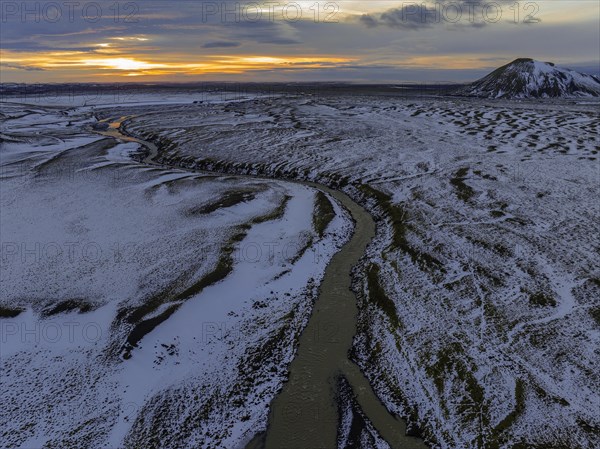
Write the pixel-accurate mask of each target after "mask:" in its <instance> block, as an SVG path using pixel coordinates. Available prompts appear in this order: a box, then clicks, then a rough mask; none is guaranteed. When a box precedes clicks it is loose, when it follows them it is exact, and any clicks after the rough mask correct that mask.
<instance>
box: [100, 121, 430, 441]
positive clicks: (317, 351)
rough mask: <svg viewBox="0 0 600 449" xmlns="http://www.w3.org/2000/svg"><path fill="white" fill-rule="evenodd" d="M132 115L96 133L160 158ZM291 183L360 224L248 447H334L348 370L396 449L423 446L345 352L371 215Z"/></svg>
mask: <svg viewBox="0 0 600 449" xmlns="http://www.w3.org/2000/svg"><path fill="white" fill-rule="evenodd" d="M127 118H130V117H121V118H119V119H118V120H113V121H111V122H110V123H109V128H108V129H107V130H105V131H96V132H98V133H99V134H103V135H106V136H109V137H113V138H116V139H120V140H125V141H129V142H137V143H139V144H141V145H143V146H145V147H146V148H147V149H148V150H149V154H148V155H147V156H146V157H145V159H144V160H143V162H144V163H146V164H155V162H154V159H155V158H156V156H157V155H158V151H159V149H158V147H157V146H156V145H155V144H153V143H152V142H148V141H144V140H140V139H137V138H135V137H132V136H129V135H126V134H124V133H123V132H122V131H121V123H122V122H123V121H124V120H125V119H127ZM176 168H179V167H176ZM236 176H241V175H236ZM244 176H250V175H244ZM252 177H254V178H256V177H255V176H252ZM262 179H268V178H262ZM286 182H297V183H300V184H303V185H306V186H309V187H312V188H314V189H318V190H321V191H323V192H326V193H328V194H329V195H331V196H332V197H334V198H335V199H336V200H337V201H339V202H340V203H341V204H343V205H344V207H346V209H347V210H348V211H349V212H350V214H351V215H352V218H353V219H354V222H355V228H354V233H353V235H352V237H351V239H350V240H349V241H348V242H347V243H346V244H345V245H344V246H343V247H342V249H341V250H340V251H339V252H338V253H337V254H335V256H334V257H333V258H332V260H331V262H330V264H329V265H328V266H327V269H326V271H325V277H324V279H323V282H322V284H321V288H320V294H319V298H318V299H317V301H316V303H315V307H314V310H313V312H312V315H311V317H310V319H309V322H308V324H307V326H306V328H305V330H304V331H303V333H302V335H301V336H300V341H299V346H298V351H297V354H296V357H295V358H294V360H293V361H292V363H291V365H290V367H289V380H288V381H287V382H286V383H285V384H284V387H283V389H282V391H281V392H280V393H279V394H278V395H277V396H276V397H275V399H274V400H273V402H272V403H271V412H270V416H269V424H268V428H267V431H266V432H265V433H264V434H259V435H256V436H255V437H254V438H253V439H252V440H251V441H249V442H247V444H246V448H247V449H258V448H266V449H285V448H290V449H291V448H298V449H309V448H310V449H318V448H323V449H333V448H336V447H337V434H338V424H339V417H338V414H339V413H338V407H337V401H336V390H337V380H338V379H339V377H340V376H344V377H345V378H346V380H347V381H348V383H349V384H350V386H351V387H352V392H353V393H354V395H355V397H356V400H357V402H358V404H359V405H360V408H361V409H362V411H363V412H364V414H365V415H366V417H367V418H368V419H369V421H370V422H371V423H372V424H373V426H374V427H375V429H376V430H377V431H378V432H379V434H380V436H381V437H382V438H383V439H384V440H385V441H386V442H387V443H388V444H389V445H390V446H391V447H392V448H403V449H426V448H427V446H426V445H425V444H424V443H423V441H422V440H420V439H418V438H415V437H410V436H407V435H406V434H405V432H406V425H405V423H404V422H403V421H402V420H401V419H399V418H397V417H396V416H394V415H392V414H390V413H389V411H388V410H387V409H386V407H385V406H384V405H383V404H382V403H381V402H380V401H379V399H378V398H377V396H376V395H375V393H374V392H373V389H372V388H371V386H370V384H369V382H368V380H367V379H366V378H365V377H364V375H363V374H362V372H361V371H360V369H359V368H358V367H357V366H356V365H355V364H354V363H353V362H351V361H350V360H349V359H348V352H349V350H350V349H351V347H352V339H353V337H354V335H355V334H356V324H357V314H358V307H357V304H356V297H355V295H354V293H353V292H352V291H351V289H350V285H351V270H352V267H354V266H355V265H356V264H357V263H358V261H359V259H360V258H361V257H362V255H363V254H364V252H365V249H366V247H367V245H368V244H369V242H370V241H371V239H372V238H373V237H374V235H375V223H374V222H373V218H372V217H371V215H369V213H367V211H365V209H363V208H362V207H361V206H359V205H358V204H357V203H355V202H354V201H352V199H350V197H349V196H348V195H346V194H345V193H342V192H340V191H337V190H333V189H330V188H328V187H326V186H323V185H321V184H316V183H312V182H304V181H288V180H286Z"/></svg>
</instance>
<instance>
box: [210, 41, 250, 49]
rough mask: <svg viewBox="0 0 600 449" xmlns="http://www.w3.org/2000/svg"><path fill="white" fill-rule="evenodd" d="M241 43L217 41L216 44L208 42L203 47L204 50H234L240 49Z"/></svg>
mask: <svg viewBox="0 0 600 449" xmlns="http://www.w3.org/2000/svg"><path fill="white" fill-rule="evenodd" d="M240 45H242V44H241V42H230V41H215V42H207V43H206V44H204V45H203V46H202V47H203V48H232V47H239V46H240Z"/></svg>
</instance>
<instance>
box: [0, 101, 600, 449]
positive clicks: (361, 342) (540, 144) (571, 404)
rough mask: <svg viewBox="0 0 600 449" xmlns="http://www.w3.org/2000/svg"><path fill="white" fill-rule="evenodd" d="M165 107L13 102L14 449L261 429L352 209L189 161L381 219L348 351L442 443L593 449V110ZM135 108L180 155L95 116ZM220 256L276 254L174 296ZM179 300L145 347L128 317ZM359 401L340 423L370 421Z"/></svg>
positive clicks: (140, 125)
mask: <svg viewBox="0 0 600 449" xmlns="http://www.w3.org/2000/svg"><path fill="white" fill-rule="evenodd" d="M163 97H164V96H155V97H153V96H152V95H150V94H144V95H143V96H139V98H137V99H136V100H135V101H134V100H132V101H129V100H128V101H127V102H120V101H115V102H110V101H103V102H102V103H104V104H103V105H102V106H92V105H90V103H85V102H84V103H81V102H80V103H81V104H80V103H78V104H77V105H69V104H65V103H62V106H60V107H58V106H57V107H53V108H48V107H44V106H42V105H41V104H39V102H38V103H36V104H35V105H32V106H27V107H24V106H20V105H15V106H12V105H7V104H4V105H3V106H2V114H4V116H3V118H4V123H3V125H2V138H3V142H2V153H1V156H2V180H1V181H2V191H1V201H2V203H1V204H2V217H1V220H2V221H1V226H2V237H1V240H2V243H3V248H2V288H3V294H2V303H1V304H2V307H4V308H7V307H8V308H21V309H23V310H24V311H23V312H21V313H20V314H19V315H17V316H16V317H15V318H0V325H1V326H2V338H3V339H5V340H6V341H4V340H3V341H2V346H1V348H0V351H1V353H0V356H1V359H2V360H1V363H2V372H3V375H2V385H1V387H2V391H3V392H4V393H3V404H6V406H5V407H3V408H2V410H1V411H0V420H1V423H2V428H3V429H6V430H3V432H4V434H3V441H5V442H6V443H4V444H5V445H6V446H8V447H10V446H21V447H36V446H43V445H44V444H46V446H52V447H58V446H60V447H69V445H71V446H77V447H81V446H82V444H83V445H84V446H85V445H91V446H97V445H99V444H100V445H102V444H104V445H117V444H118V442H119V441H125V442H126V443H127V446H128V447H146V446H150V447H153V446H163V447H179V446H180V445H185V444H186V443H189V444H191V445H194V447H198V446H200V447H213V446H220V447H233V446H234V444H235V443H236V442H242V441H246V439H247V438H249V437H250V436H251V435H252V434H253V433H254V432H255V431H258V430H261V429H263V428H264V425H265V419H266V413H267V408H266V407H267V404H268V403H269V401H270V399H271V398H272V397H273V395H274V393H275V392H276V390H277V388H278V386H279V385H280V383H281V381H282V380H283V379H284V377H285V366H286V362H288V361H289V360H291V358H292V357H293V342H294V341H295V336H297V333H298V331H299V330H300V329H301V328H302V323H304V322H305V320H306V318H307V316H308V315H309V313H310V307H311V300H312V299H314V298H315V296H316V285H317V284H318V281H319V279H320V276H322V273H323V269H324V267H325V264H326V263H327V260H328V258H329V257H330V255H331V253H332V252H333V251H334V250H335V248H336V247H337V246H339V245H340V244H341V243H342V242H343V239H344V238H345V236H347V233H348V230H349V223H348V221H347V219H343V218H340V216H341V215H340V214H341V211H340V210H339V208H338V207H337V206H336V210H337V212H338V213H339V214H338V218H336V219H335V220H334V221H333V222H332V223H331V224H330V226H329V228H328V233H327V234H326V236H325V237H324V238H323V240H319V239H317V238H316V237H315V233H314V229H312V218H311V217H312V213H313V209H314V206H313V203H314V191H311V190H310V189H308V188H306V187H304V186H301V185H298V184H293V183H288V182H282V181H265V180H260V179H255V180H251V179H248V178H246V179H240V178H234V177H226V176H223V177H209V176H205V175H202V174H198V173H192V172H189V171H186V170H185V169H183V168H185V167H191V166H194V167H198V168H211V169H216V170H221V171H225V172H229V173H258V174H264V175H266V176H269V177H273V178H280V179H283V178H294V179H310V180H318V181H320V182H322V183H326V184H328V185H330V186H333V187H336V188H341V189H343V190H344V191H346V192H347V193H349V194H350V195H351V196H352V197H353V198H355V199H356V200H357V201H359V202H361V203H362V204H364V205H365V206H366V207H367V208H368V209H369V210H370V211H371V212H372V213H373V215H374V216H376V217H377V218H378V232H377V237H376V239H375V240H374V241H373V243H372V244H371V245H370V247H369V250H368V254H367V257H366V258H365V260H364V261H363V263H362V264H361V266H360V267H359V268H358V269H357V270H356V272H355V285H356V288H357V290H358V291H359V293H360V295H359V296H360V297H361V298H360V316H359V329H358V335H357V337H356V340H355V348H354V349H355V351H354V353H353V357H354V358H355V359H356V360H357V362H358V363H359V365H360V366H361V367H362V369H363V370H364V371H365V373H366V374H367V376H368V377H369V379H370V381H371V382H372V384H373V385H374V387H375V388H376V390H377V392H378V394H379V395H380V397H381V399H382V401H383V402H384V403H385V404H386V405H387V406H388V408H389V409H390V410H391V411H393V412H395V413H398V414H401V415H404V416H408V417H409V420H410V421H411V424H412V427H413V429H414V427H415V425H416V426H417V427H418V428H419V429H420V431H421V433H422V434H423V435H424V436H425V437H426V439H427V440H428V441H429V442H431V443H432V444H433V445H434V446H435V447H443V448H457V447H460V448H481V447H485V448H495V447H502V448H505V447H506V448H508V447H539V448H542V447H544V448H547V447H556V448H595V447H598V446H599V445H600V437H599V436H598V435H599V433H598V430H599V429H600V413H599V410H600V395H599V393H598V392H599V391H600V381H599V378H598V375H597V373H596V371H597V367H598V364H599V361H600V351H599V349H598V348H599V347H600V345H599V343H600V299H599V298H600V271H599V270H598V263H597V261H598V254H599V251H600V250H599V248H600V240H599V231H600V225H599V223H600V220H598V218H599V212H600V210H599V203H598V197H599V194H600V163H599V159H598V158H599V152H600V137H599V133H600V120H599V114H598V106H599V104H598V102H595V101H593V100H586V101H579V102H577V101H553V102H549V101H544V102H508V101H484V100H475V99H460V98H441V97H438V98H434V97H431V98H424V97H414V98H411V97H410V96H408V95H404V94H403V95H402V96H401V97H393V96H389V95H386V96H382V95H375V94H374V95H373V96H368V95H360V96H350V95H342V94H332V95H327V94H326V92H322V93H321V94H320V95H319V96H315V97H300V96H299V97H297V98H291V97H290V96H286V97H285V98H281V99H278V98H276V97H274V96H272V95H271V96H269V97H268V98H265V97H264V96H260V95H257V96H255V97H252V98H235V99H234V100H232V101H229V100H227V99H223V97H221V98H219V99H214V101H206V98H203V97H202V95H196V94H187V95H182V96H180V97H178V98H173V99H172V101H168V102H164V103H162V104H161V102H162V101H163V100H165V101H166V100H167V99H166V98H163ZM136 101H137V102H138V103H139V104H137V105H136V104H135V102H136ZM194 101H202V102H203V103H193V102H194ZM53 104H55V105H58V104H61V103H60V102H56V101H54V102H53ZM63 111H64V113H63ZM94 116H95V117H94ZM120 117H126V119H125V120H124V122H123V127H124V128H125V130H126V131H127V132H129V133H131V134H133V135H136V136H138V137H141V138H146V139H149V140H152V141H154V142H155V143H157V144H159V146H160V147H161V149H162V150H163V151H167V152H168V153H167V154H162V157H161V160H162V161H164V162H166V163H169V164H170V165H172V166H173V167H180V168H181V170H180V169H177V168H173V169H161V168H158V167H148V166H144V165H143V164H139V163H136V162H132V161H131V160H130V159H129V158H128V157H127V153H129V152H131V151H135V150H136V149H137V148H136V144H132V143H123V144H119V145H115V143H114V142H113V141H111V140H107V139H102V138H100V137H99V136H97V135H93V134H91V133H90V132H89V131H86V130H85V127H86V126H87V125H89V124H91V123H93V122H94V121H95V120H111V119H117V118H120ZM69 121H70V122H71V125H72V126H67V125H68V124H69ZM240 190H243V191H244V196H243V198H244V201H238V202H236V201H233V202H234V203H235V204H234V205H232V206H229V207H225V206H226V204H227V201H223V202H222V203H220V204H216V203H219V201H220V199H221V198H229V199H231V198H233V199H235V198H236V197H238V196H239V195H237V196H236V195H235V194H234V195H230V193H231V192H232V191H233V192H238V193H239V191H240ZM287 197H290V199H286V198H287ZM217 199H218V201H215V200H217ZM211 204H213V205H214V206H213V207H210V205H211ZM282 204H284V207H285V213H284V214H283V215H282V216H281V214H277V213H275V214H273V213H272V212H273V211H274V210H275V211H277V209H278V208H279V209H281V207H280V206H281V205H282ZM205 206H206V207H205ZM208 210H210V211H211V212H210V213H199V211H200V212H201V211H208ZM267 215H270V217H269V218H272V219H270V220H268V221H262V220H254V219H255V217H257V216H263V217H264V216H267ZM253 220H254V222H253ZM244 223H246V224H248V223H251V226H250V227H249V228H248V227H243V224H244ZM241 230H243V232H244V235H243V237H238V238H236V236H238V235H239V232H240V231H241ZM309 235H311V236H312V245H310V246H307V244H308V242H309V241H310V240H309V238H308V236H309ZM336 236H337V237H336ZM5 242H6V243H7V244H8V245H5ZM22 242H25V243H26V244H27V245H29V246H25V247H21V246H19V245H20V244H21V243H22ZM73 242H77V243H78V244H79V246H75V247H74V248H75V253H74V255H73V256H72V257H71V253H70V252H69V250H70V248H71V247H72V243H73ZM273 242H275V243H277V242H279V243H280V245H278V246H276V247H275V248H276V251H275V256H274V258H270V257H269V258H266V259H265V258H264V256H265V254H268V253H269V251H267V249H268V247H269V245H272V244H273ZM286 242H294V244H295V246H294V245H293V246H294V247H295V248H298V250H297V251H296V252H297V253H298V254H302V255H301V256H300V257H296V255H294V254H289V255H284V256H279V253H278V251H277V249H279V248H283V247H284V246H285V243H286ZM36 243H40V245H41V249H40V250H36V249H35V248H36V246H35V244H36ZM90 243H94V244H96V245H98V246H99V248H100V249H101V251H96V252H95V253H90V252H91V251H93V250H94V248H95V249H96V250H97V249H98V248H96V247H95V246H94V245H90ZM15 244H16V245H15ZM49 244H50V246H49ZM54 244H56V245H54ZM86 244H87V245H88V246H85V245H86ZM255 244H258V245H255ZM44 245H45V246H44ZM265 245H266V246H265ZM84 247H85V252H84V251H83V248H84ZM228 247H229V248H234V249H232V250H231V253H232V254H233V255H237V254H240V253H241V254H246V253H247V252H250V254H252V253H251V251H254V250H256V249H257V247H262V248H263V251H262V254H261V257H259V258H258V260H257V261H256V262H254V260H255V257H254V258H253V256H252V255H246V256H234V257H233V260H234V263H233V269H232V271H231V272H230V273H228V276H227V277H226V278H225V279H224V280H223V281H221V282H220V283H215V284H211V285H210V286H205V288H203V289H200V292H198V293H193V294H192V295H187V294H182V292H184V293H185V291H186V288H188V287H189V286H190V285H195V282H196V281H198V279H203V277H205V276H206V275H207V274H208V273H212V272H213V270H214V269H215V267H216V266H218V260H219V259H220V257H222V255H223V254H224V253H225V254H227V253H228V251H227V248H228ZM44 248H46V249H45V250H44ZM59 248H60V249H62V253H60V255H61V256H60V257H54V256H53V255H54V252H52V251H58V249H59ZM265 248H267V249H265ZM304 248H309V249H308V250H306V251H305V252H302V249H304ZM115 249H117V250H118V251H115ZM292 252H294V251H292ZM315 252H317V253H318V254H319V255H320V256H322V257H320V258H318V259H315V258H314V253H315ZM97 253H99V254H100V256H97V255H96V254H97ZM90 254H91V255H90ZM67 256H68V257H67ZM248 259H250V260H248ZM115 260H117V261H120V263H115ZM288 270H290V271H288ZM311 278H312V279H314V282H311ZM201 285H202V284H201ZM290 289H291V290H290ZM286 293H289V296H288V295H287V294H286ZM155 298H158V299H155ZM65 301H74V304H75V305H76V307H75V306H74V305H73V303H71V302H68V303H67V304H66V305H65V304H64V302H65ZM148 301H150V303H151V304H159V305H158V306H157V307H156V309H153V310H151V311H148V312H147V313H146V309H143V308H141V309H140V305H141V304H144V303H146V302H148ZM61 304H62V309H65V308H66V309H70V311H68V312H61V313H58V312H56V310H53V308H55V305H61ZM173 304H177V305H178V307H176V308H175V310H174V312H173V313H172V315H170V317H169V318H168V319H167V320H165V321H163V322H161V324H160V325H158V326H157V327H156V328H154V329H153V330H152V331H151V332H149V333H147V334H145V336H144V337H143V339H141V340H140V341H139V344H138V346H137V347H133V348H129V347H128V345H127V339H128V338H129V337H131V334H132V332H133V333H134V336H135V329H136V327H135V324H136V323H138V324H139V322H140V318H139V316H140V314H141V313H140V312H138V313H137V315H136V314H134V312H135V311H138V310H141V311H142V312H144V313H146V314H145V315H144V314H141V315H142V319H141V321H143V320H150V319H152V318H153V317H155V316H161V314H163V313H168V312H169V311H170V310H171V309H170V307H171V306H172V305H173ZM82 305H83V306H82ZM62 309H61V308H60V307H59V310H62ZM77 309H79V310H80V311H81V312H82V313H77ZM3 312H5V311H4V309H3ZM51 312H56V313H51ZM134 318H137V320H136V319H134ZM70 323H75V324H70ZM57 327H58V328H59V329H62V339H61V340H60V341H59V342H54V341H53V339H52V338H51V337H49V336H48V335H46V334H47V333H49V332H50V331H52V330H53V329H56V328H57ZM142 328H143V327H142ZM32 329H33V330H32ZM71 329H73V331H72V332H74V333H75V336H76V338H74V339H72V340H69V339H68V338H67V337H68V336H69V332H70V331H71ZM95 329H96V330H99V334H100V336H99V337H93V336H92V337H89V336H88V335H87V332H89V333H90V334H93V330H95ZM68 331H69V332H68ZM84 331H85V332H86V334H85V336H84V334H83V332H84ZM35 336H39V337H40V338H38V339H37V340H39V341H35V340H36V339H35ZM88 340H89V341H88ZM131 341H135V338H133V339H131ZM130 346H131V345H130ZM129 355H130V356H131V357H130V358H124V356H125V357H128V356H129ZM142 374H143V375H142ZM347 399H348V400H347V401H346V402H344V403H343V404H341V407H342V408H344V409H345V410H346V412H345V413H343V418H344V420H345V421H344V423H342V424H344V425H345V427H344V426H342V428H347V426H348V423H350V422H351V421H352V420H353V419H358V417H360V413H359V412H360V411H359V410H356V409H355V405H353V404H352V402H351V400H350V399H349V398H347ZM353 417H354V418H353ZM361 419H362V418H361ZM367 424H368V423H367ZM367 430H368V426H367ZM361 435H362V434H361ZM349 437H350V436H349V435H348V434H342V435H341V437H340V439H341V440H344V439H346V440H347V438H349ZM179 438H181V440H178V439H179ZM360 438H361V439H365V441H366V440H369V438H371V437H369V436H368V435H367V434H364V435H362V436H360ZM377 444H380V443H379V442H378V443H377ZM381 444H384V443H381Z"/></svg>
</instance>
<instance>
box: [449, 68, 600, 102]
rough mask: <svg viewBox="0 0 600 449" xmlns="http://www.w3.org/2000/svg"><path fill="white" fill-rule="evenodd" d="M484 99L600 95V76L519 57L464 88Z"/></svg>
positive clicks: (462, 92)
mask: <svg viewBox="0 0 600 449" xmlns="http://www.w3.org/2000/svg"><path fill="white" fill-rule="evenodd" d="M460 93H461V94H464V95H468V96H476V97H484V98H559V97H600V79H599V78H598V77H596V76H592V75H586V74H584V73H579V72H576V71H574V70H570V69H566V68H560V67H556V66H555V65H554V64H553V63H551V62H540V61H535V60H533V59H526V58H520V59H516V60H514V61H513V62H511V63H510V64H506V65H505V66H502V67H500V68H498V69H496V70H494V71H493V72H492V73H490V74H489V75H487V76H485V77H484V78H481V79H480V80H478V81H475V82H474V83H472V84H470V85H469V86H467V87H466V88H464V89H462V90H461V92H460Z"/></svg>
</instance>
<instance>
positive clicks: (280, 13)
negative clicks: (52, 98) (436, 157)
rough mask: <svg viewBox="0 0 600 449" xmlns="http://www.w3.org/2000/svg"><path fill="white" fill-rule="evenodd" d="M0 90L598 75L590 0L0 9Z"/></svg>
mask: <svg viewBox="0 0 600 449" xmlns="http://www.w3.org/2000/svg"><path fill="white" fill-rule="evenodd" d="M0 6H1V11H0V12H1V17H0V26H1V30H0V81H1V82H27V83H42V82H161V81H169V82H194V81H241V82H295V81H332V82H333V81H346V82H360V83H399V82H424V83H434V82H465V81H472V80H475V79H477V78H479V77H481V76H483V75H485V74H486V73H488V72H489V71H491V70H493V69H494V68H496V67H498V66H501V65H504V64H506V63H508V62H510V61H512V60H513V59H516V58H518V57H529V58H533V59H538V60H542V61H551V62H554V63H556V64H557V65H560V66H564V67H570V68H574V69H577V70H580V71H584V72H587V73H593V74H598V73H600V67H599V66H600V2H598V1H597V0H584V1H581V0H564V1H563V0H542V1H537V2H529V1H522V2H515V1H514V0H497V1H487V0H455V1H452V0H440V1H434V0H420V1H418V2H410V1H366V0H365V1H353V0H352V1H349V0H348V1H344V0H340V1H333V2H327V1H318V0H311V1H295V2H292V1H290V2H288V1H286V0H278V1H264V2H263V1H262V0H258V1H255V2H252V1H238V2H234V1H223V0H222V1H217V2H212V1H200V0H170V1H168V0H167V1H164V0H161V1H153V0H139V1H115V0H111V1H90V2H87V1H85V0H77V1H74V0H65V1H62V0H57V1H37V2H23V1H7V0H0Z"/></svg>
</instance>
